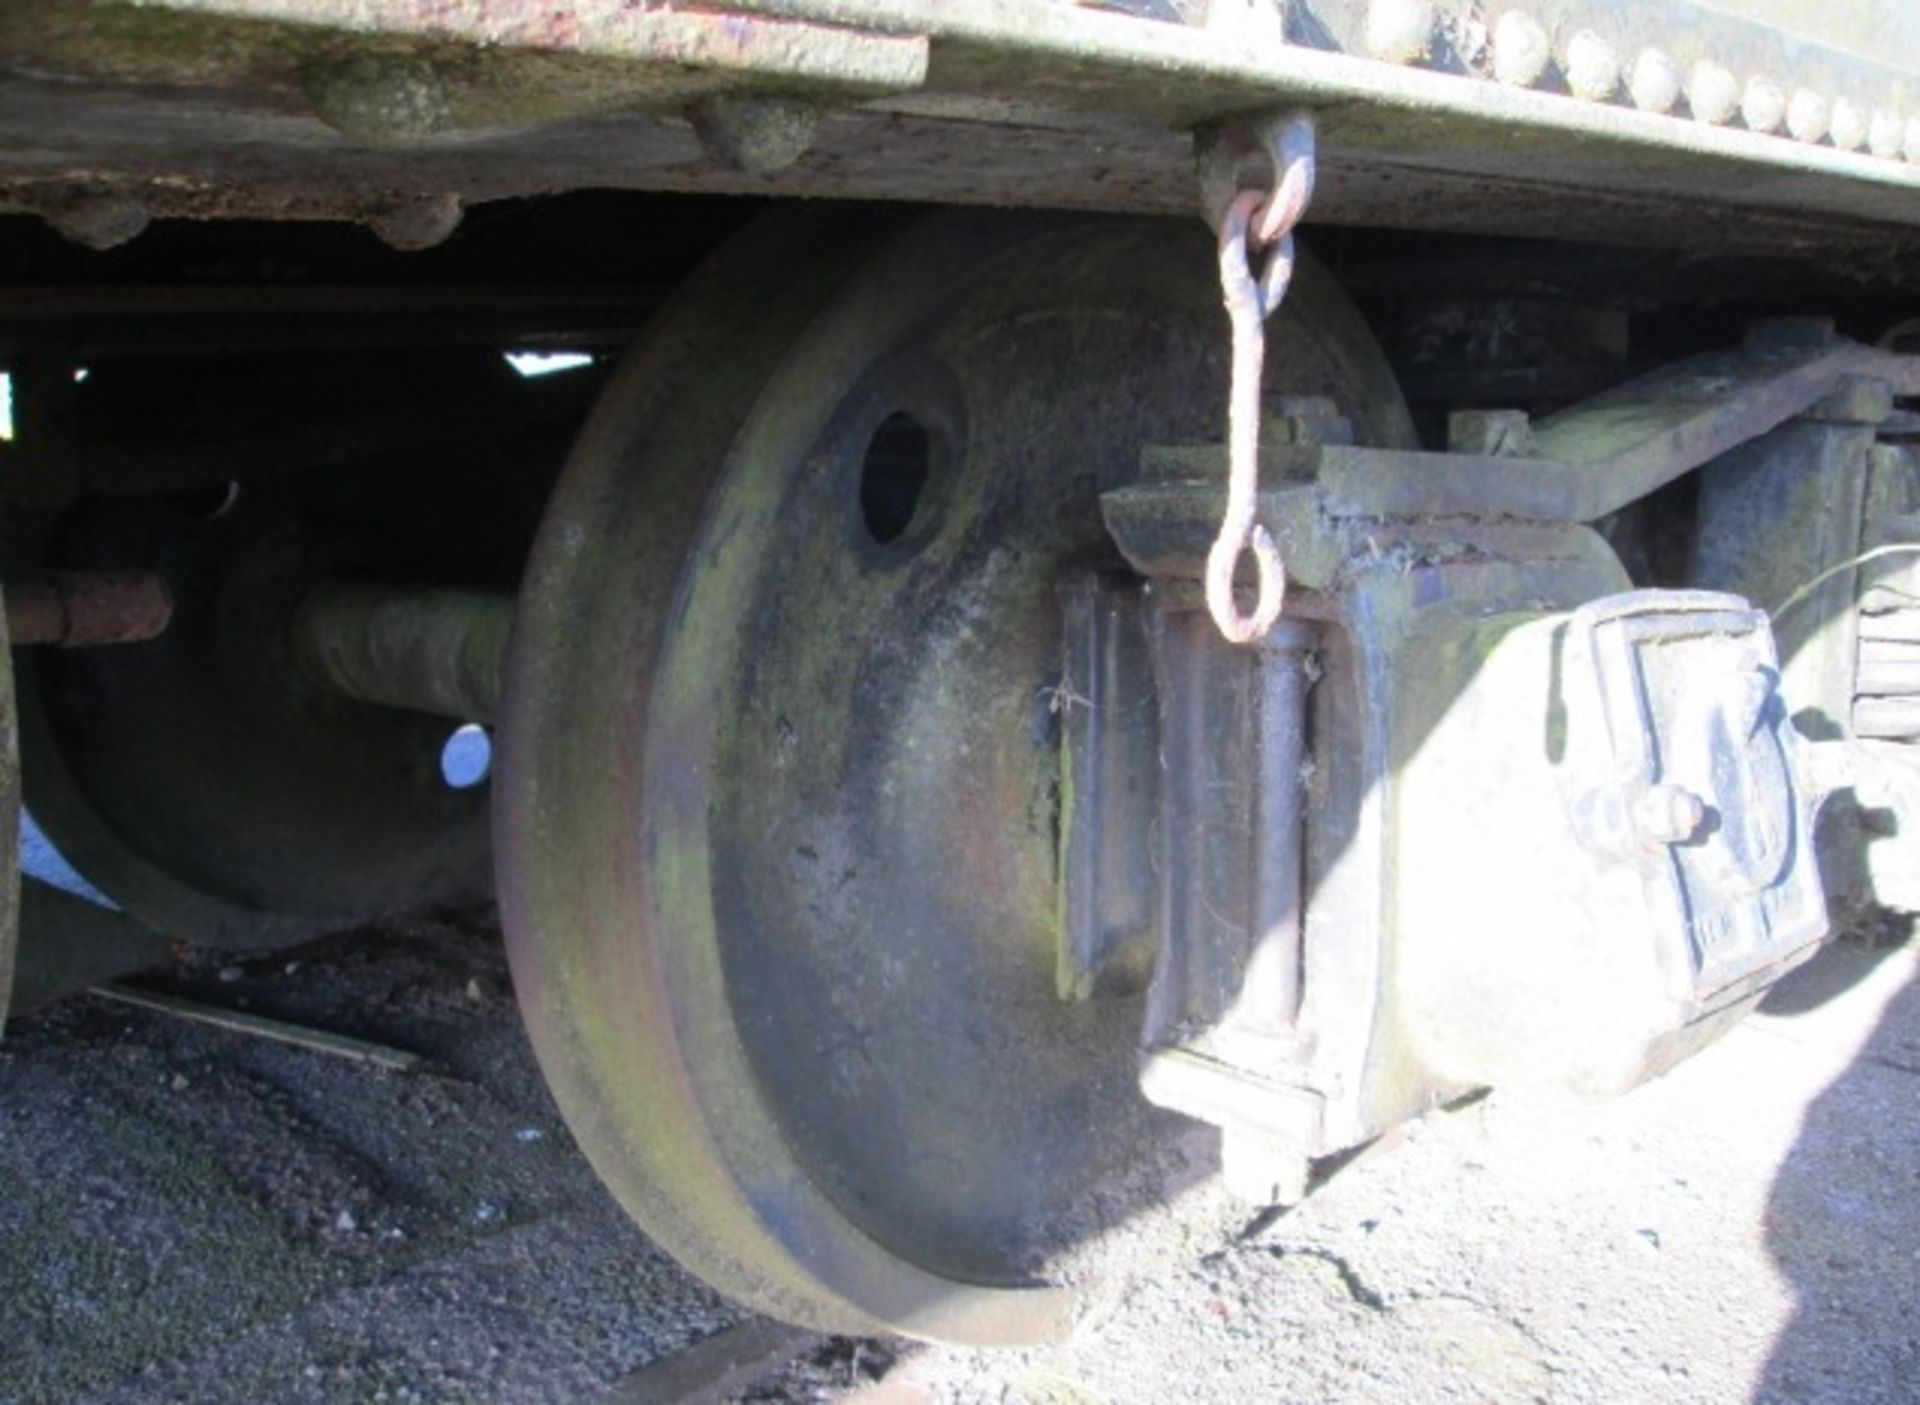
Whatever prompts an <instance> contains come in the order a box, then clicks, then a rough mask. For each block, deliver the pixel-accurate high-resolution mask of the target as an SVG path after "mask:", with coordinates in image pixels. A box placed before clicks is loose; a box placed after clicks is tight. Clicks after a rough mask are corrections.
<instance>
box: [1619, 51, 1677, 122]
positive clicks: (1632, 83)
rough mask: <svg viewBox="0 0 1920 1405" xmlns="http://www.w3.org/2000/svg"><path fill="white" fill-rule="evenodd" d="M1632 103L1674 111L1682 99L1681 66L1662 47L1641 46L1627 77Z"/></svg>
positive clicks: (1652, 109) (1647, 108)
mask: <svg viewBox="0 0 1920 1405" xmlns="http://www.w3.org/2000/svg"><path fill="white" fill-rule="evenodd" d="M1627 91H1628V92H1629V93H1631V94H1632V95H1633V105H1634V106H1635V107H1637V108H1639V109H1640V110H1641V111H1642V112H1671V111H1673V105H1674V104H1675V103H1677V102H1679V101H1680V70H1679V68H1678V67H1676V66H1675V64H1674V62H1673V60H1672V59H1670V58H1668V57H1667V56H1666V54H1665V53H1663V52H1662V51H1661V50H1659V49H1642V50H1641V51H1640V57H1639V58H1637V59H1635V60H1634V61H1633V72H1632V73H1631V74H1630V75H1628V78H1627Z"/></svg>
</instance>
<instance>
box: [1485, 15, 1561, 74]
mask: <svg viewBox="0 0 1920 1405" xmlns="http://www.w3.org/2000/svg"><path fill="white" fill-rule="evenodd" d="M1552 57H1553V48H1552V45H1551V43H1550V41H1549V40H1548V38H1547V31H1546V30H1545V29H1543V28H1541V26H1540V21H1538V20H1536V19H1535V18H1534V17H1533V16H1532V15H1530V14H1528V13H1527V12H1526V11H1524V10H1508V11H1507V12H1506V13H1505V14H1504V15H1502V16H1500V21H1499V23H1497V24H1495V25H1494V27H1493V76H1494V77H1495V78H1497V79H1499V80H1500V81H1501V82H1502V83H1505V84H1507V85H1508V86H1509V87H1513V88H1531V87H1532V86H1533V85H1534V84H1536V83H1538V82H1539V81H1540V80H1541V78H1543V77H1545V76H1546V72H1547V64H1548V62H1549V61H1550V60H1551V59H1552Z"/></svg>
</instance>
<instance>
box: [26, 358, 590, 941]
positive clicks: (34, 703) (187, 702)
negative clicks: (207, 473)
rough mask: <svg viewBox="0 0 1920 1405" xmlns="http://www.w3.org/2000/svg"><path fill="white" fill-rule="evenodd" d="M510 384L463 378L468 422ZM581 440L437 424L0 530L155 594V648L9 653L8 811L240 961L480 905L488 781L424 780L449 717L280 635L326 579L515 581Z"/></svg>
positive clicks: (119, 898) (535, 429)
mask: <svg viewBox="0 0 1920 1405" xmlns="http://www.w3.org/2000/svg"><path fill="white" fill-rule="evenodd" d="M517 381H518V377H516V376H514V375H513V374H512V372H511V371H509V370H508V369H507V368H506V367H505V366H504V365H502V364H501V363H500V360H499V357H498V356H497V355H492V356H489V357H487V358H486V359H485V361H480V360H478V359H475V360H473V361H471V362H470V363H469V364H468V365H467V367H466V374H465V379H464V381H463V382H462V383H463V384H464V385H466V387H467V388H468V393H469V394H470V395H471V396H472V397H473V401H474V404H475V405H476V406H486V405H495V404H498V403H500V402H501V401H502V400H503V399H504V398H505V397H510V396H513V395H515V394H518V393H520V387H519V386H518V385H517V384H516V382H517ZM569 408H570V407H569ZM576 423H577V420H575V419H573V418H571V417H559V418H555V419H546V418H543V417H539V416H536V417H533V418H531V419H523V420H521V421H520V422H519V423H517V424H516V425H515V426H514V427H513V428H511V429H510V430H507V431H505V432H500V433H494V434H471V433H463V432H462V431H461V429H460V427H459V426H450V427H449V430H448V434H447V437H446V439H445V441H444V442H442V443H440V444H437V445H435V446H432V447H423V446H419V445H415V446H413V447H411V448H409V449H407V450H406V451H404V452H394V453H383V454H376V455H374V456H373V457H370V458H363V459H360V460H356V461H352V462H347V463H329V464H326V465H324V466H321V467H318V468H314V469H309V470H303V471H299V472H286V471H273V469H272V465H268V466H267V467H268V470H269V471H265V472H261V473H259V474H257V475H254V476H251V477H244V478H242V479H241V480H240V481H239V482H238V483H237V484H236V485H234V486H233V487H232V488H231V489H229V488H228V487H227V485H225V484H224V483H222V484H220V485H219V487H218V489H215V490H209V491H202V490H199V489H195V490H192V491H185V492H174V493H165V494H152V493H148V494H125V493H122V494H99V495H92V496H87V497H83V498H82V499H80V501H79V502H78V503H77V504H75V505H74V506H72V507H70V508H68V509H65V510H63V511H61V512H60V513H59V514H58V515H57V517H55V518H54V519H53V520H51V521H48V522H46V523H44V524H43V525H41V526H39V527H38V528H37V530H35V531H34V532H33V533H31V534H28V533H25V532H22V531H20V530H19V529H18V528H16V536H15V540H14V541H13V542H12V543H11V544H10V552H11V555H12V556H13V557H14V559H15V560H16V561H18V562H21V563H23V565H24V566H25V567H26V568H27V569H34V568H53V569H61V570H67V569H74V570H86V569H89V568H109V569H118V568H127V567H135V568H140V569H144V570H151V571H154V572H156V573H158V574H159V575H160V576H161V577H162V578H164V579H165V580H166V581H167V583H168V586H169V589H170V592H171V595H172V598H173V617H172V620H171V622H170V624H169V626H168V628H167V630H166V632H165V633H163V634H162V635H160V636H159V637H158V638H155V639H151V640H147V641H145V642H142V643H137V644H124V645H116V646H114V647H111V648H103V649H75V650H61V649H43V650H38V651H31V652H28V653H23V654H22V655H21V656H20V666H19V667H20V679H19V694H20V697H19V710H20V724H21V749H22V756H23V760H22V771H23V780H24V785H25V795H26V801H27V806H28V809H29V811H30V812H31V813H32V814H33V816H34V818H35V819H36V820H37V821H38V822H39V823H40V825H41V827H42V828H43V829H44V830H45V831H46V833H47V835H48V837H49V838H50V839H51V840H52V841H53V843H54V845H55V846H56V847H57V848H58V849H59V850H60V851H61V853H62V854H63V855H65V856H66V857H67V859H68V860H69V861H70V862H71V863H72V864H73V866H74V867H75V868H76V869H77V870H78V871H79V872H80V873H81V874H82V875H83V876H84V877H85V878H86V879H87V880H88V881H89V882H91V883H92V884H94V885H95V886H96V887H97V888H99V889H100V890H101V891H102V892H103V893H105V894H106V895H107V896H108V897H109V898H111V899H113V900H114V901H115V902H116V903H117V904H119V905H120V906H121V907H122V908H124V909H125V910H126V911H127V912H129V913H130V914H132V915H133V916H134V917H136V918H138V919H139V920H140V921H142V922H143V923H145V924H146V925H148V926H150V927H152V928H154V929H155V930H157V931H162V932H167V933H170V934H175V935H179V936H182V937H186V938H188V939H190V940H194V941H198V942H204V943H207V944H210V945H215V946H221V947H226V948H233V949H245V948H258V947H269V946H275V945H279V944H283V943H285V942H289V941H294V940H298V939H300V938H303V937H306V936H311V935H313V934H314V933H316V932H320V931H326V930H331V929H338V928H344V927H349V926H354V925H357V924H360V923H363V922H367V921H371V920H374V919H377V918H380V917H385V916H390V915H392V914H394V913H397V912H401V911H405V910H409V909H414V908H419V907H425V906H432V905H437V904H449V905H458V904H464V903H470V902H478V901H484V900H485V899H486V898H487V897H488V896H489V895H490V893H491V865H492V846H491V834H490V825H491V821H490V817H489V804H490V795H489V787H488V786H487V785H486V784H484V783H483V784H474V785H469V786H466V787H463V788H457V787H455V786H453V785H450V784H449V782H448V779H447V777H446V776H445V775H444V774H443V769H442V753H443V748H444V746H445V744H446V743H447V741H448V738H449V736H450V734H451V732H452V731H453V729H454V728H455V727H456V726H457V725H458V723H457V721H455V720H451V719H449V718H445V717H436V716H429V715H426V714H424V713H420V712H411V711H404V710H399V709H393V708H382V707H372V706H368V705H367V704H365V703H362V702H359V701H356V700H354V699H351V698H347V697H343V696H340V695H339V694H338V693H336V692H333V691H330V690H328V689H326V688H324V687H322V686H320V685H319V684H318V683H317V682H316V681H315V680H313V679H312V678H310V677H308V676H307V675H306V674H305V672H304V671H303V669H302V667H301V666H300V663H299V661H298V659H297V657H296V646H295V641H294V637H293V623H294V620H295V617H296V615H297V612H298V611H299V609H300V607H301V604H302V601H303V600H304V599H305V598H306V596H307V593H308V592H309V591H311V590H312V589H313V588H314V587H315V586H317V585H320V584H321V583H323V582H326V581H329V580H332V579H336V578H347V579H364V580H372V581H382V582H398V583H406V582H412V581H429V582H445V583H458V584H463V585H471V586H479V587H490V588H493V589H498V590H507V589H511V588H512V586H513V585H514V584H515V583H516V581H517V579H518V567H519V565H520V563H521V562H522V561H524V558H525V553H526V550H527V546H528V541H529V539H530V537H531V529H530V524H531V523H532V522H533V521H534V519H535V518H536V517H537V514H538V512H539V503H540V500H541V496H542V494H543V491H544V489H545V487H546V486H547V485H548V484H549V483H550V482H551V477H552V474H553V472H554V470H555V468H556V467H557V465H558V463H559V462H560V460H561V459H562V458H563V457H564V455H565V448H566V444H567V441H568V438H569V437H570V433H571V430H572V429H573V427H574V425H575V424H576ZM543 466H544V468H543Z"/></svg>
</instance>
